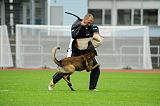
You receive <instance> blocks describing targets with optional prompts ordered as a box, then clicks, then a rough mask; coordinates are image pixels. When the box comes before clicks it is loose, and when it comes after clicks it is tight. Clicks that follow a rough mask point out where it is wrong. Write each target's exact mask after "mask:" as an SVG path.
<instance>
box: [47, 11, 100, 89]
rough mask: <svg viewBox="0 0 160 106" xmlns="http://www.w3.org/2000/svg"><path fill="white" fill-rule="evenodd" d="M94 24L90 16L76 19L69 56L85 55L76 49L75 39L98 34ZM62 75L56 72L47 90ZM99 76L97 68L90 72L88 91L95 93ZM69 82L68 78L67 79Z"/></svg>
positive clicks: (94, 63)
mask: <svg viewBox="0 0 160 106" xmlns="http://www.w3.org/2000/svg"><path fill="white" fill-rule="evenodd" d="M93 22H94V17H93V15H92V14H86V15H85V16H84V18H83V20H81V19H78V20H76V21H75V22H74V23H73V25H72V28H71V34H72V38H73V40H72V47H71V50H72V53H71V56H72V57H74V56H80V55H83V54H84V53H85V51H86V50H79V49H78V48H77V43H76V39H77V38H88V37H93V34H94V33H99V29H98V27H97V26H95V25H93ZM96 64H97V61H96V59H94V62H93V66H94V65H96ZM63 75H64V74H63V73H60V72H57V73H56V74H55V75H54V76H53V81H51V83H50V85H49V90H51V89H52V88H53V87H54V86H55V84H56V83H57V82H58V81H59V80H60V79H62V77H63ZM99 75H100V69H99V67H97V68H95V69H94V70H92V71H91V74H90V84H89V90H91V91H97V89H96V86H97V82H98V78H99ZM68 79H69V80H70V78H68Z"/></svg>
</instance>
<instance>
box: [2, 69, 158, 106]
mask: <svg viewBox="0 0 160 106" xmlns="http://www.w3.org/2000/svg"><path fill="white" fill-rule="evenodd" d="M54 73H55V72H54V71H0V106H107V105H108V106H159V105H160V73H127V72H101V75H100V78H99V82H98V85H97V89H98V90H100V91H97V92H96V91H88V85H89V74H90V73H87V72H75V73H74V74H73V75H72V76H71V82H72V84H73V87H74V88H75V89H76V91H71V90H70V89H69V87H68V86H67V84H66V82H65V81H64V80H61V81H60V82H59V83H57V84H56V86H55V88H54V89H53V91H48V85H49V82H50V80H51V78H52V75H53V74H54Z"/></svg>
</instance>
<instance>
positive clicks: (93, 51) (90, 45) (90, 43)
mask: <svg viewBox="0 0 160 106" xmlns="http://www.w3.org/2000/svg"><path fill="white" fill-rule="evenodd" d="M86 52H87V53H88V52H92V53H94V54H95V55H96V56H97V51H96V49H95V48H94V46H93V44H92V42H91V41H89V42H88V47H87V49H86Z"/></svg>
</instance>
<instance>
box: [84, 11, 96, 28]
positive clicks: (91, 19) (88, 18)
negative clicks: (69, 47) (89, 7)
mask: <svg viewBox="0 0 160 106" xmlns="http://www.w3.org/2000/svg"><path fill="white" fill-rule="evenodd" d="M93 22H94V17H93V15H92V14H90V13H88V14H86V15H85V16H84V18H83V23H84V25H85V26H90V25H92V24H93Z"/></svg>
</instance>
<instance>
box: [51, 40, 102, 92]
mask: <svg viewBox="0 0 160 106" xmlns="http://www.w3.org/2000/svg"><path fill="white" fill-rule="evenodd" d="M57 49H60V47H54V48H52V61H54V63H56V64H57V65H58V71H59V72H61V73H64V76H63V79H64V80H65V81H66V82H67V83H68V86H69V87H70V89H71V90H72V91H74V89H73V88H72V84H71V83H70V81H69V80H68V79H67V77H68V76H69V75H71V74H72V73H74V72H75V71H82V70H86V71H87V72H89V71H91V70H93V69H94V68H96V67H98V66H100V65H99V64H96V65H95V66H93V59H94V58H95V56H97V52H96V50H95V48H94V46H93V45H92V42H91V41H89V42H88V48H87V49H86V52H85V54H84V55H81V56H76V57H66V58H63V59H61V60H57V59H56V57H55V55H56V51H57Z"/></svg>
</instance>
